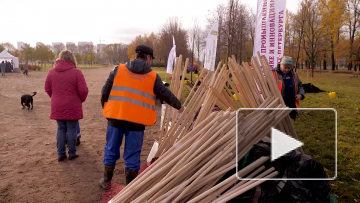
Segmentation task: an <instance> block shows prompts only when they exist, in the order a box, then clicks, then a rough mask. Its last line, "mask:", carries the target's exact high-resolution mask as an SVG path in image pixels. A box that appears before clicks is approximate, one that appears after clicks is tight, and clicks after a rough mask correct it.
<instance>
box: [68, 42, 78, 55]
mask: <svg viewBox="0 0 360 203" xmlns="http://www.w3.org/2000/svg"><path fill="white" fill-rule="evenodd" d="M66 49H67V50H69V51H71V52H72V53H76V52H77V46H76V44H75V43H66Z"/></svg>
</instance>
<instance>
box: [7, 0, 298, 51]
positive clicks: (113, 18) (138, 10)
mask: <svg viewBox="0 0 360 203" xmlns="http://www.w3.org/2000/svg"><path fill="white" fill-rule="evenodd" d="M240 1H241V2H243V3H245V4H247V5H248V6H249V8H250V9H252V10H253V11H254V12H255V11H256V4H257V0H240ZM227 2H228V0H152V1H151V0H61V1H55V0H11V1H5V0H1V3H0V16H1V28H0V42H2V43H4V42H10V43H12V44H13V45H14V46H15V47H16V48H17V42H18V41H23V42H25V43H30V45H31V46H35V45H36V42H43V43H45V44H51V43H52V42H63V43H66V42H75V43H76V44H77V42H79V41H92V42H93V43H94V44H98V43H99V42H100V39H101V40H104V41H102V43H105V44H109V43H130V42H131V40H133V39H134V38H135V37H136V36H137V35H140V34H141V35H143V34H150V33H151V32H155V33H156V32H158V31H159V29H160V27H161V26H162V25H163V24H164V23H166V22H167V20H168V19H169V18H171V17H177V18H178V19H179V20H180V22H181V23H182V25H183V27H184V28H186V29H188V28H190V27H192V26H193V24H194V21H195V19H197V21H198V22H199V24H200V25H201V26H202V27H205V25H206V16H207V15H208V14H209V11H212V10H214V9H215V8H216V7H217V5H219V4H226V3H227ZM297 5H298V0H287V8H288V9H289V10H290V11H292V12H294V11H296V10H297V7H298V6H297Z"/></svg>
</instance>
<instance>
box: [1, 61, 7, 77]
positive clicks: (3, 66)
mask: <svg viewBox="0 0 360 203" xmlns="http://www.w3.org/2000/svg"><path fill="white" fill-rule="evenodd" d="M0 69H1V76H5V69H6V64H5V63H4V61H2V62H1V64H0Z"/></svg>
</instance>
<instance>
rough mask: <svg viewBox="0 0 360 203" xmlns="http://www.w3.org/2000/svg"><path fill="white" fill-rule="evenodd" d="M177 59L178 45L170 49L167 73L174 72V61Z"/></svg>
mask: <svg viewBox="0 0 360 203" xmlns="http://www.w3.org/2000/svg"><path fill="white" fill-rule="evenodd" d="M175 59H176V45H174V46H173V48H172V49H171V50H170V53H169V57H168V61H167V68H166V73H169V74H172V71H173V68H174V63H175Z"/></svg>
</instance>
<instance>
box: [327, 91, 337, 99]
mask: <svg viewBox="0 0 360 203" xmlns="http://www.w3.org/2000/svg"><path fill="white" fill-rule="evenodd" d="M328 96H329V97H330V98H335V97H336V92H330V93H328Z"/></svg>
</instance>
